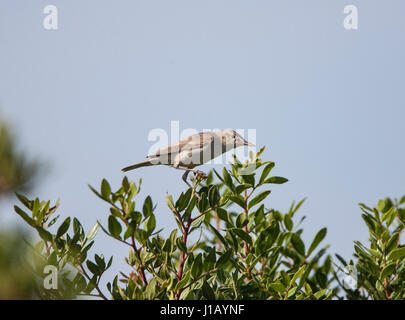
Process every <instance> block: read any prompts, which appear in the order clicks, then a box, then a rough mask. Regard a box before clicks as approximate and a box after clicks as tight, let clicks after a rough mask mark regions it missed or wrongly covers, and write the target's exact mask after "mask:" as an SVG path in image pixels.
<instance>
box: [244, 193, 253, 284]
mask: <svg viewBox="0 0 405 320" xmlns="http://www.w3.org/2000/svg"><path fill="white" fill-rule="evenodd" d="M251 195H252V193H250V195H249V196H248V194H247V191H246V190H245V191H244V192H243V201H244V203H245V209H244V212H245V218H246V219H248V218H249V211H248V210H249V209H248V204H247V201H248V198H249V197H250V196H251ZM244 229H245V232H246V233H249V230H248V227H247V225H246V226H245V228H244ZM243 245H244V247H245V261H246V259H247V256H248V255H249V252H250V250H249V244H248V243H247V241H243ZM246 271H247V273H248V277H247V280H248V282H249V281H250V280H251V279H252V270H250V267H249V265H248V264H246Z"/></svg>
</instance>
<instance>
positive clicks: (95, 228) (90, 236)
mask: <svg viewBox="0 0 405 320" xmlns="http://www.w3.org/2000/svg"><path fill="white" fill-rule="evenodd" d="M98 229H100V225H99V223H98V222H97V223H96V224H95V225H94V226H93V228H91V230H90V231H89V233H88V234H87V237H86V239H87V240H88V241H90V240H93V239H94V237H95V236H96V234H97V232H98Z"/></svg>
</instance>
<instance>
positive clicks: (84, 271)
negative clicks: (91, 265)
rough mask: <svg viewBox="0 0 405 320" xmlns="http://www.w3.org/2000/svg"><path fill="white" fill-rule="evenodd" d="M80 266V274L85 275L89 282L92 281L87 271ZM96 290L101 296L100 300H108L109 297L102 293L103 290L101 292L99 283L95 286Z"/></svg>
mask: <svg viewBox="0 0 405 320" xmlns="http://www.w3.org/2000/svg"><path fill="white" fill-rule="evenodd" d="M79 266H80V268H79V269H78V270H79V272H80V273H81V274H82V275H84V276H85V277H86V278H87V280H89V281H91V278H90V276H89V275H88V274H87V272H86V270H84V268H83V265H82V264H79ZM95 289H96V290H97V292H98V296H99V297H100V298H102V299H104V300H108V299H107V297H106V296H105V295H104V294H103V293H102V292H101V290H100V288H99V286H98V284H97V283H96V284H95Z"/></svg>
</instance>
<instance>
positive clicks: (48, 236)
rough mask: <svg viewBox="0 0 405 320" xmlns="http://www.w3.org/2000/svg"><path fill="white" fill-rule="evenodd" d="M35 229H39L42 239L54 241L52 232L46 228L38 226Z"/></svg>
mask: <svg viewBox="0 0 405 320" xmlns="http://www.w3.org/2000/svg"><path fill="white" fill-rule="evenodd" d="M35 229H36V230H37V231H38V234H39V236H40V237H41V239H42V240H44V241H49V242H52V234H51V233H49V232H48V231H46V230H45V229H43V228H41V227H39V226H36V227H35Z"/></svg>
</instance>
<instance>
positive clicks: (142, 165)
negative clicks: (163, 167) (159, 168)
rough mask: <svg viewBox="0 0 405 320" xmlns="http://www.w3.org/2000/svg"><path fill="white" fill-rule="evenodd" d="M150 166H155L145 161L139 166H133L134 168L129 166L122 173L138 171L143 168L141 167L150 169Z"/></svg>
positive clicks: (138, 164)
mask: <svg viewBox="0 0 405 320" xmlns="http://www.w3.org/2000/svg"><path fill="white" fill-rule="evenodd" d="M149 166H153V164H152V163H150V161H149V160H147V161H144V162H140V163H137V164H133V165H132V166H128V167H125V168H122V169H121V171H123V172H127V171H129V170H134V169H138V168H141V167H149Z"/></svg>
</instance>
